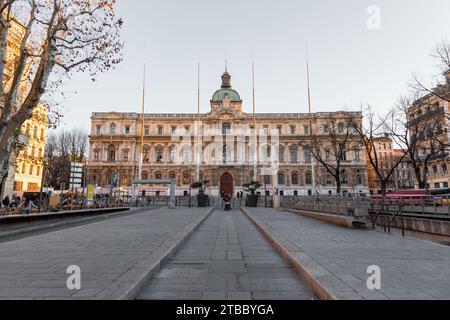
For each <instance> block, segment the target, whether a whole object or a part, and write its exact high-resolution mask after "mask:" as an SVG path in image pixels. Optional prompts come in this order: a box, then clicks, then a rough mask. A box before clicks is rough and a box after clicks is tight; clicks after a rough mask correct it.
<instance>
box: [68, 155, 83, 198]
mask: <svg viewBox="0 0 450 320" xmlns="http://www.w3.org/2000/svg"><path fill="white" fill-rule="evenodd" d="M83 166H84V165H83V163H78V162H71V163H70V190H72V191H74V190H75V189H77V188H81V187H82V181H83Z"/></svg>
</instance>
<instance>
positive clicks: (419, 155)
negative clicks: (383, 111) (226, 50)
mask: <svg viewBox="0 0 450 320" xmlns="http://www.w3.org/2000/svg"><path fill="white" fill-rule="evenodd" d="M419 94H420V93H419V92H416V93H415V95H413V96H411V97H403V98H401V99H400V100H399V103H398V105H397V106H396V107H394V108H392V109H391V111H390V113H389V116H388V118H389V119H390V121H389V122H385V126H384V128H385V130H387V131H389V133H390V134H391V136H392V137H393V139H394V140H395V142H396V143H397V144H398V145H400V146H401V147H402V148H403V149H404V151H405V159H406V160H407V161H408V162H409V164H410V165H411V167H412V169H413V171H414V175H415V178H416V181H417V184H418V187H419V189H428V181H427V176H428V172H427V170H428V165H429V162H430V161H432V160H435V159H437V158H439V157H446V156H447V151H446V150H447V148H448V146H449V145H448V142H447V141H446V139H445V135H444V133H445V132H446V131H445V128H444V123H443V121H444V120H445V118H446V117H447V115H446V114H445V110H442V109H438V110H436V111H434V112H436V113H433V112H429V113H426V114H424V115H422V116H418V117H413V116H412V113H411V108H412V107H413V106H414V108H416V109H420V108H426V107H428V106H429V105H430V98H431V96H430V95H426V96H424V97H420V98H418V95H419Z"/></svg>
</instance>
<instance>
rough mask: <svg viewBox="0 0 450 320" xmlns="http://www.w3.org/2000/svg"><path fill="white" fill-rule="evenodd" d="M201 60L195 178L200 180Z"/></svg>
mask: <svg viewBox="0 0 450 320" xmlns="http://www.w3.org/2000/svg"><path fill="white" fill-rule="evenodd" d="M200 127H201V126H200V62H198V64H197V143H196V149H197V152H196V154H197V157H196V158H197V159H196V168H195V180H196V181H200V148H201V145H200Z"/></svg>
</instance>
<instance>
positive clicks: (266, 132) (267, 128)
mask: <svg viewBox="0 0 450 320" xmlns="http://www.w3.org/2000/svg"><path fill="white" fill-rule="evenodd" d="M263 134H265V135H268V134H269V126H264V127H263Z"/></svg>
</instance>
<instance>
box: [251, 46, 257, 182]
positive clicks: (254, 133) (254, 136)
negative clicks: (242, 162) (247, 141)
mask: <svg viewBox="0 0 450 320" xmlns="http://www.w3.org/2000/svg"><path fill="white" fill-rule="evenodd" d="M252 109H253V139H254V140H253V142H254V147H255V155H254V164H253V181H257V179H258V172H257V171H258V139H257V133H256V132H257V131H256V107H255V59H254V53H253V50H252Z"/></svg>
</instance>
